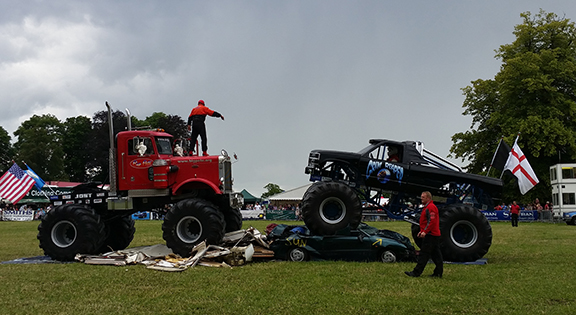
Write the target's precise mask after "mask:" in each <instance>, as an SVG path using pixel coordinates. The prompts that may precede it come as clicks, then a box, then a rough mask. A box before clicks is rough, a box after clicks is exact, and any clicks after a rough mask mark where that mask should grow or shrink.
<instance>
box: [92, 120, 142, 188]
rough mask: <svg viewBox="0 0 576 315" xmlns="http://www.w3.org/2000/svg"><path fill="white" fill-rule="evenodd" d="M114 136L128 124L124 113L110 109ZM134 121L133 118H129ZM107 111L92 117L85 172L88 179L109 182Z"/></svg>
mask: <svg viewBox="0 0 576 315" xmlns="http://www.w3.org/2000/svg"><path fill="white" fill-rule="evenodd" d="M112 120H113V127H114V138H115V136H116V134H117V133H118V132H120V131H123V130H125V129H126V128H127V126H128V120H127V119H126V115H125V114H124V113H122V112H121V111H112ZM131 121H134V120H131ZM108 129H109V128H108V111H100V112H96V113H95V114H94V117H92V132H91V133H90V137H89V143H90V146H89V148H88V152H89V158H88V163H87V172H88V177H89V180H92V181H97V182H102V183H109V182H110V179H109V178H108V152H109V151H108V149H109V148H110V135H109V132H108Z"/></svg>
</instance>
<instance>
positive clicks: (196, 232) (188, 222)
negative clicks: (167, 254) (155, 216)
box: [176, 216, 202, 243]
mask: <svg viewBox="0 0 576 315" xmlns="http://www.w3.org/2000/svg"><path fill="white" fill-rule="evenodd" d="M176 234H177V235H178V238H179V239H180V240H182V242H184V243H194V242H196V241H198V240H199V239H200V235H202V223H200V221H199V220H198V219H197V218H196V217H193V216H187V217H183V218H182V219H181V220H180V222H178V225H177V226H176Z"/></svg>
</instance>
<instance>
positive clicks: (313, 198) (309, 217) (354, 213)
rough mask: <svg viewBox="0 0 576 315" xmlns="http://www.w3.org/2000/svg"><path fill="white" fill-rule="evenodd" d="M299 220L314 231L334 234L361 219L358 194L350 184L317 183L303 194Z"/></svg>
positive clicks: (318, 233) (317, 233) (353, 226)
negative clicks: (300, 218)
mask: <svg viewBox="0 0 576 315" xmlns="http://www.w3.org/2000/svg"><path fill="white" fill-rule="evenodd" d="M302 219H303V220H304V223H305V224H306V226H307V227H308V229H310V231H311V232H312V233H313V234H316V235H333V234H335V233H336V232H337V231H339V230H342V229H344V228H345V227H347V226H350V228H351V229H355V228H357V227H358V224H360V220H361V219H362V207H361V205H360V200H359V199H358V196H357V195H356V193H355V192H354V190H352V189H351V188H350V187H348V186H346V185H344V184H342V183H335V182H316V183H314V184H312V186H310V187H309V188H308V190H307V191H306V193H305V194H304V197H303V200H302Z"/></svg>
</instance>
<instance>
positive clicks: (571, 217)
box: [562, 211, 576, 225]
mask: <svg viewBox="0 0 576 315" xmlns="http://www.w3.org/2000/svg"><path fill="white" fill-rule="evenodd" d="M562 220H564V222H566V224H568V225H576V211H570V212H564V214H563V215H562Z"/></svg>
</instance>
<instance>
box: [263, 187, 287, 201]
mask: <svg viewBox="0 0 576 315" xmlns="http://www.w3.org/2000/svg"><path fill="white" fill-rule="evenodd" d="M264 188H266V191H265V192H263V193H262V196H260V198H262V199H266V198H268V197H270V196H272V195H276V194H279V193H281V192H284V190H282V188H280V186H278V185H277V184H272V183H268V184H266V186H264Z"/></svg>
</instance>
